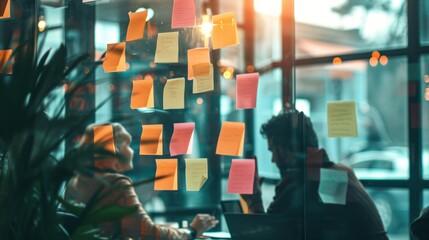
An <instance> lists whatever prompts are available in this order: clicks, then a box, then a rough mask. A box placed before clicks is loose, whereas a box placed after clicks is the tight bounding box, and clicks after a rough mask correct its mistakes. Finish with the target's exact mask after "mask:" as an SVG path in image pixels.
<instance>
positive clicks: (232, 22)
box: [212, 12, 239, 49]
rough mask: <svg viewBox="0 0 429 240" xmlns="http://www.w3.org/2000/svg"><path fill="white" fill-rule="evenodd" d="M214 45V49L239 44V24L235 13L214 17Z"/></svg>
mask: <svg viewBox="0 0 429 240" xmlns="http://www.w3.org/2000/svg"><path fill="white" fill-rule="evenodd" d="M212 21H213V33H212V44H213V49H219V48H223V47H228V46H233V45H237V44H239V40H238V31H237V22H236V19H235V14H234V13H233V12H229V13H224V14H219V15H214V16H213V17H212Z"/></svg>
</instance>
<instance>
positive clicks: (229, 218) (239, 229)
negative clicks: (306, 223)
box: [224, 213, 302, 240]
mask: <svg viewBox="0 0 429 240" xmlns="http://www.w3.org/2000/svg"><path fill="white" fill-rule="evenodd" d="M224 216H225V220H226V224H227V226H228V229H229V233H230V234H231V238H232V239H234V240H260V239H270V240H284V239H292V240H293V239H301V234H302V229H301V226H302V223H301V222H300V221H299V220H293V219H291V218H288V217H286V216H284V215H281V214H243V213H225V214H224Z"/></svg>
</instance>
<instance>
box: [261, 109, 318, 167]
mask: <svg viewBox="0 0 429 240" xmlns="http://www.w3.org/2000/svg"><path fill="white" fill-rule="evenodd" d="M298 115H299V112H298V111H297V110H289V111H285V112H281V113H279V114H278V115H277V116H273V117H272V118H271V119H270V120H269V121H268V122H267V123H264V124H262V126H261V130H260V132H261V134H262V136H264V137H265V138H267V140H268V149H269V150H270V151H271V152H272V154H273V155H272V162H274V163H275V164H276V165H277V167H278V168H280V169H284V168H288V167H290V166H292V165H294V164H296V163H297V160H298V159H299V157H297V156H302V155H303V152H302V151H305V149H307V148H318V147H319V143H318V140H317V135H316V133H315V131H314V129H313V124H312V123H311V120H310V118H308V117H307V116H305V115H304V114H302V116H303V118H302V121H303V122H302V124H299V123H298V121H299V119H300V118H299V116H298ZM298 126H303V128H304V130H303V131H302V129H301V130H300V129H298Z"/></svg>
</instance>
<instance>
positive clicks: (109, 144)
mask: <svg viewBox="0 0 429 240" xmlns="http://www.w3.org/2000/svg"><path fill="white" fill-rule="evenodd" d="M93 130H94V144H95V145H98V146H103V148H104V149H105V150H106V151H109V152H111V153H115V142H114V140H113V127H112V126H111V125H109V126H94V127H93Z"/></svg>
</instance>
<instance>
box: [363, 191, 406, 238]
mask: <svg viewBox="0 0 429 240" xmlns="http://www.w3.org/2000/svg"><path fill="white" fill-rule="evenodd" d="M366 190H367V191H368V193H369V195H370V196H371V198H372V200H373V201H374V203H375V206H376V207H377V209H378V212H379V213H380V216H381V219H382V220H383V224H384V228H385V229H386V230H387V233H388V235H389V237H390V238H391V239H408V232H409V221H408V212H409V209H408V204H409V198H408V191H407V190H402V189H395V188H366Z"/></svg>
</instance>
